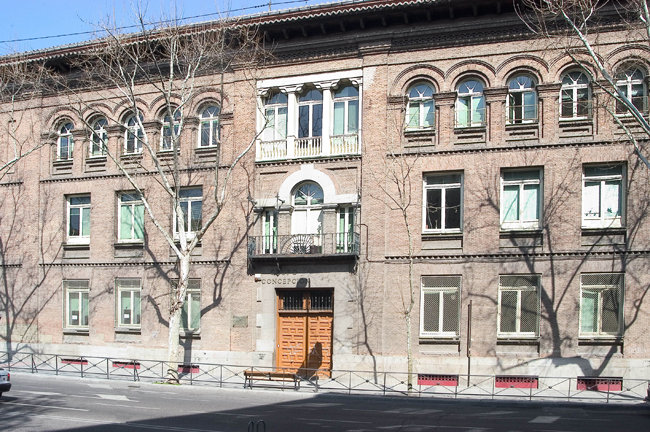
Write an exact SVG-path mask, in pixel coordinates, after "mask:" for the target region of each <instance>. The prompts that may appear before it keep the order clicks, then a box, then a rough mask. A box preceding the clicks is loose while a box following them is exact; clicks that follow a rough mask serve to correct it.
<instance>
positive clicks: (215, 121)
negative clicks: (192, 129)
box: [199, 105, 220, 147]
mask: <svg viewBox="0 0 650 432" xmlns="http://www.w3.org/2000/svg"><path fill="white" fill-rule="evenodd" d="M219 111H220V110H219V107H218V106H216V105H210V106H208V107H206V108H205V109H204V110H203V111H201V132H200V134H199V147H214V146H216V145H217V144H219V139H220V129H219Z"/></svg>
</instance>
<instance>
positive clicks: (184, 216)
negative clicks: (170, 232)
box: [176, 201, 188, 232]
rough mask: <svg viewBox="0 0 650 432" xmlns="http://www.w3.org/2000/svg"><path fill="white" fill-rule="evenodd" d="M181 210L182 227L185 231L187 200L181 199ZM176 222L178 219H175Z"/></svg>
mask: <svg viewBox="0 0 650 432" xmlns="http://www.w3.org/2000/svg"><path fill="white" fill-rule="evenodd" d="M180 206H181V211H182V212H183V214H182V216H181V218H182V219H183V229H184V230H185V232H187V206H188V203H187V201H181V203H180ZM176 222H177V223H178V221H176Z"/></svg>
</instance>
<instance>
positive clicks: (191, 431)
mask: <svg viewBox="0 0 650 432" xmlns="http://www.w3.org/2000/svg"><path fill="white" fill-rule="evenodd" d="M116 424H120V425H124V426H129V427H134V428H143V429H156V430H169V431H179V432H223V431H218V430H214V429H189V428H180V427H173V426H161V425H153V424H146V423H128V422H127V423H116Z"/></svg>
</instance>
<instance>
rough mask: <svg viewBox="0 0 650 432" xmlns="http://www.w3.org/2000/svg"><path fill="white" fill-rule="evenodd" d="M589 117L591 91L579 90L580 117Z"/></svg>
mask: <svg viewBox="0 0 650 432" xmlns="http://www.w3.org/2000/svg"><path fill="white" fill-rule="evenodd" d="M586 115H589V89H586V88H585V89H578V116H586Z"/></svg>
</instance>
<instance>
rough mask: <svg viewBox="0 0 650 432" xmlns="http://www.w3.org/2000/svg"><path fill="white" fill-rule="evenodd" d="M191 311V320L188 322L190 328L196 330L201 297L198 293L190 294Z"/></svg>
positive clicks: (198, 325)
mask: <svg viewBox="0 0 650 432" xmlns="http://www.w3.org/2000/svg"><path fill="white" fill-rule="evenodd" d="M191 302H192V304H191V308H190V309H191V311H192V320H191V322H190V325H191V328H193V329H198V328H199V327H200V323H201V295H200V294H198V293H192V294H191Z"/></svg>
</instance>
